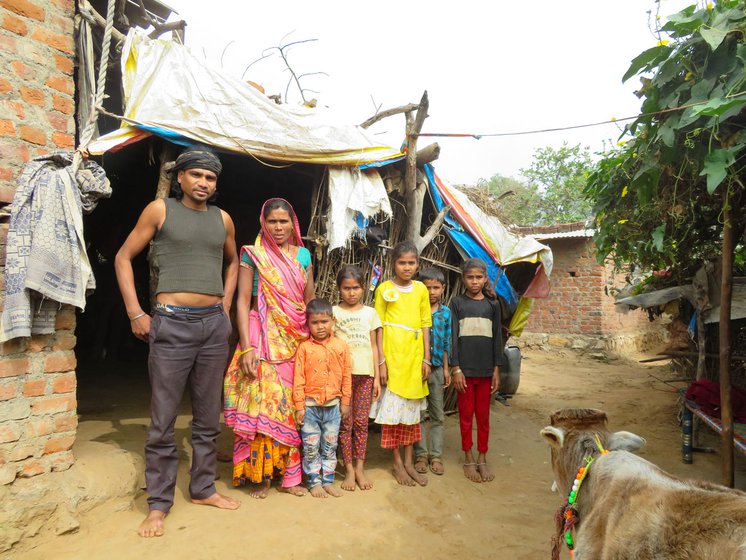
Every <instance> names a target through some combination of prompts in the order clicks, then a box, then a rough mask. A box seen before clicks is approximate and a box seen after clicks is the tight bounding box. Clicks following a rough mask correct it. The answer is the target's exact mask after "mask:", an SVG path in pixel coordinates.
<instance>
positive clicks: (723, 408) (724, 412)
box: [720, 189, 735, 488]
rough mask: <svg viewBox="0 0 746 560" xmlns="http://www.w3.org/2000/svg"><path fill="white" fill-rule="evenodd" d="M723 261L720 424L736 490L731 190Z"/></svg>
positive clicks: (728, 482) (726, 468)
mask: <svg viewBox="0 0 746 560" xmlns="http://www.w3.org/2000/svg"><path fill="white" fill-rule="evenodd" d="M723 197H724V199H725V202H724V205H723V260H722V269H721V270H722V274H721V282H720V420H721V422H722V425H723V431H722V437H723V440H722V449H723V485H725V486H728V487H730V488H733V486H734V484H735V478H734V458H733V409H732V403H731V389H730V351H731V348H730V309H731V299H732V291H733V252H734V248H735V242H734V235H733V213H732V211H731V210H732V209H731V200H730V197H729V189H727V190H726V191H725V193H724V195H723Z"/></svg>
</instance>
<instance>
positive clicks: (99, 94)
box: [73, 0, 116, 174]
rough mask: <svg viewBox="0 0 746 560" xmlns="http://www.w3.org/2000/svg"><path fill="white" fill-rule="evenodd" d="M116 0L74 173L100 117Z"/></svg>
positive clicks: (108, 14) (108, 19)
mask: <svg viewBox="0 0 746 560" xmlns="http://www.w3.org/2000/svg"><path fill="white" fill-rule="evenodd" d="M115 3H116V0H109V3H108V5H107V8H106V27H105V28H104V39H103V41H102V43H101V59H100V60H99V64H98V81H97V86H96V95H95V97H94V98H93V104H92V105H91V114H90V115H89V117H88V124H87V125H86V127H85V129H84V130H83V132H82V134H81V135H80V144H79V145H78V149H77V150H75V155H74V156H73V174H75V173H77V171H78V169H79V168H80V164H81V163H82V161H83V151H84V150H85V149H86V148H87V147H88V144H90V142H91V140H92V139H93V132H94V130H95V128H96V120H97V119H98V108H99V107H100V106H101V104H102V103H103V101H104V90H105V88H106V69H107V68H108V66H109V48H110V46H111V34H112V30H113V29H114V11H115Z"/></svg>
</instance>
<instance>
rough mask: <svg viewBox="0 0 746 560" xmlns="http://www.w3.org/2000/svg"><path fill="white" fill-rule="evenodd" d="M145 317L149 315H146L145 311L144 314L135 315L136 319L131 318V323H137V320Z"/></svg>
mask: <svg viewBox="0 0 746 560" xmlns="http://www.w3.org/2000/svg"><path fill="white" fill-rule="evenodd" d="M145 315H147V313H145V312H144V311H143V312H142V313H140V314H139V315H135V316H134V317H130V323H131V322H132V321H137V320H138V319H139V318H140V317H145Z"/></svg>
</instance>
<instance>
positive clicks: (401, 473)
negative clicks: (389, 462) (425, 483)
mask: <svg viewBox="0 0 746 560" xmlns="http://www.w3.org/2000/svg"><path fill="white" fill-rule="evenodd" d="M394 478H395V479H396V481H397V482H398V483H399V484H401V485H402V486H414V485H415V484H417V483H416V482H415V481H414V479H413V478H412V477H411V476H409V473H407V469H406V468H404V465H394Z"/></svg>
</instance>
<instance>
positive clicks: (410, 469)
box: [404, 462, 427, 486]
mask: <svg viewBox="0 0 746 560" xmlns="http://www.w3.org/2000/svg"><path fill="white" fill-rule="evenodd" d="M425 464H426V465H427V462H425ZM404 468H405V469H407V473H408V474H409V476H411V477H412V480H414V481H415V482H416V483H417V484H419V485H420V486H427V477H426V476H425V475H424V474H421V473H418V472H417V469H416V467H415V466H414V465H407V464H406V463H404Z"/></svg>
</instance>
